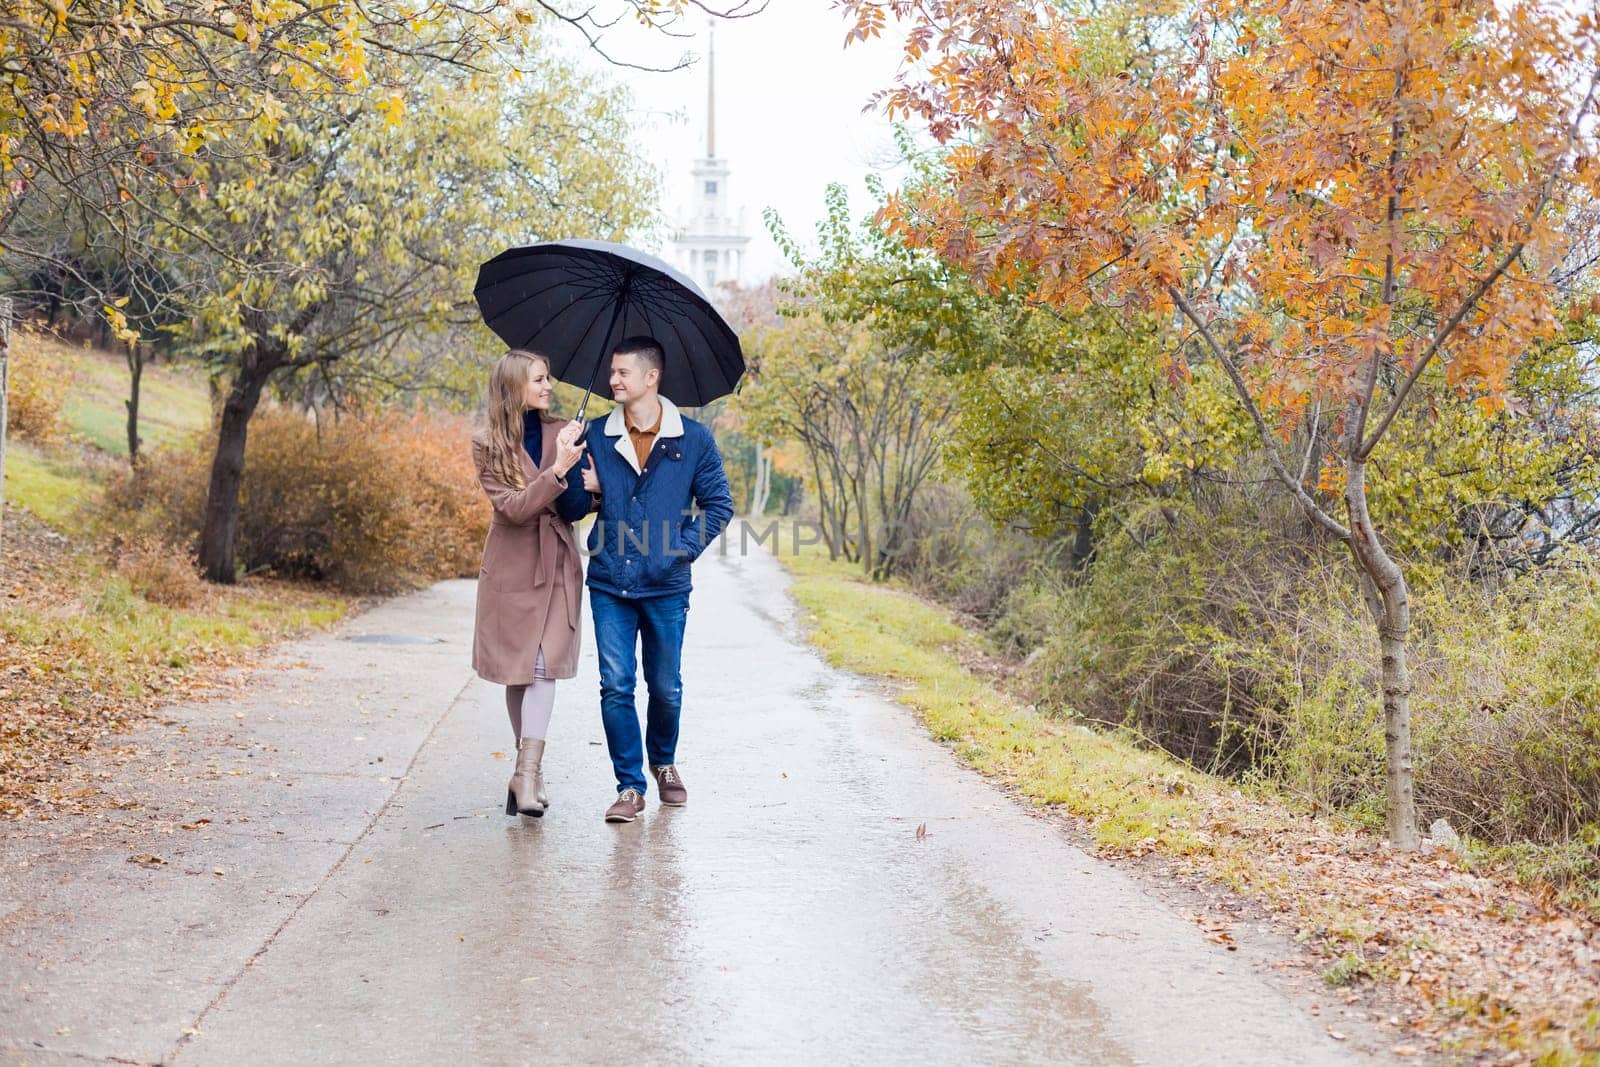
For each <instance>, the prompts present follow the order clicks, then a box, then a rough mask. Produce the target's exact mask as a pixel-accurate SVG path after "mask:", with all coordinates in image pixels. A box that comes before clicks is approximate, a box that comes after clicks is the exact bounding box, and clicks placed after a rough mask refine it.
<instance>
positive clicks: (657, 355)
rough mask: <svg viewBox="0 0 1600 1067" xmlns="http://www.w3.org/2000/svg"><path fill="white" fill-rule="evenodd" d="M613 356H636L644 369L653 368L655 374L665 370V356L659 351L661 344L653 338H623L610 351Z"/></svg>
mask: <svg viewBox="0 0 1600 1067" xmlns="http://www.w3.org/2000/svg"><path fill="white" fill-rule="evenodd" d="M611 354H612V355H614V356H637V357H638V358H639V362H641V363H643V364H644V365H645V368H646V369H649V368H651V367H654V368H655V369H656V371H657V372H660V371H664V370H666V369H667V354H666V353H665V352H663V351H661V342H659V341H657V340H656V339H655V338H654V337H644V336H639V337H629V338H625V339H624V340H623V341H622V342H621V343H620V344H618V345H617V347H616V348H614V349H612V350H611Z"/></svg>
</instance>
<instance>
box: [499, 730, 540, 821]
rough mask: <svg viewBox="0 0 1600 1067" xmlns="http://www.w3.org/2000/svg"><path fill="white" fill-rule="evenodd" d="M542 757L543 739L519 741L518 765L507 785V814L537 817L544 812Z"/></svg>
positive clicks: (523, 739)
mask: <svg viewBox="0 0 1600 1067" xmlns="http://www.w3.org/2000/svg"><path fill="white" fill-rule="evenodd" d="M542 759H544V741H543V740H542V739H539V738H534V737H524V738H520V739H519V740H518V741H517V766H516V769H515V770H514V771H512V772H511V783H510V784H509V785H508V786H506V814H507V815H532V816H533V817H534V818H535V819H537V818H539V817H540V816H541V815H543V814H544V809H545V800H544V795H543V794H544V775H543V774H542V773H541V772H540V769H539V762H540V761H541V760H542Z"/></svg>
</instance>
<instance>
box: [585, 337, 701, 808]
mask: <svg viewBox="0 0 1600 1067" xmlns="http://www.w3.org/2000/svg"><path fill="white" fill-rule="evenodd" d="M664 366H665V354H664V353H663V352H662V350H661V346H660V345H659V344H658V343H657V342H656V341H655V340H654V339H653V338H649V337H630V338H628V339H627V340H625V341H623V342H622V343H621V344H619V345H618V346H617V347H616V349H615V350H614V351H613V352H612V355H611V397H612V399H613V400H615V401H616V402H617V407H615V408H613V409H612V411H611V413H610V414H609V415H608V416H606V418H605V419H604V420H603V421H602V420H600V419H595V420H593V421H591V422H590V423H589V428H588V440H589V441H590V442H591V447H590V449H589V456H590V460H589V466H588V467H587V468H586V469H585V473H584V485H585V487H586V488H588V489H589V490H590V491H591V492H595V491H598V492H599V494H600V509H599V510H600V514H599V518H598V520H597V521H596V522H595V525H594V528H593V529H592V530H590V532H589V577H588V585H589V607H590V614H591V615H592V616H593V617H594V642H595V648H596V649H597V650H598V652H599V656H600V715H601V718H602V720H603V721H604V724H605V731H606V746H607V747H608V748H609V749H610V750H611V764H612V768H613V769H614V770H615V772H616V775H617V799H616V802H615V803H613V804H612V805H611V806H610V807H609V808H607V809H606V821H607V822H632V821H633V820H634V819H636V818H638V817H639V815H640V813H641V812H643V811H644V797H645V793H646V791H647V788H646V782H645V775H644V763H643V761H644V758H645V757H646V756H648V758H649V761H650V773H651V775H652V776H653V777H654V778H655V780H656V787H657V788H658V789H659V790H660V792H661V803H663V804H672V805H679V804H685V803H687V802H688V799H689V791H688V789H687V787H686V786H685V785H684V782H683V778H682V776H681V775H679V774H678V768H677V765H676V758H677V747H678V715H679V711H680V709H681V708H682V701H683V687H682V684H681V680H680V665H681V663H682V661H683V631H684V624H685V622H686V621H687V619H688V614H689V585H690V582H689V565H690V564H691V563H692V562H693V561H694V560H695V559H696V558H697V557H699V555H700V553H702V552H704V551H705V549H706V547H707V546H708V545H710V544H711V542H712V541H713V540H715V539H716V537H717V535H718V534H719V533H721V532H722V529H723V527H724V526H726V525H727V524H728V521H729V520H730V519H732V518H733V497H732V495H731V494H730V493H729V492H728V476H727V474H726V473H725V472H724V471H723V469H722V456H721V454H719V453H718V451H717V445H716V442H715V441H714V440H713V439H712V436H711V431H710V430H709V429H707V428H706V427H705V426H702V425H701V424H700V423H698V422H696V421H694V420H693V419H687V418H684V417H683V415H681V414H680V413H679V411H678V408H677V405H675V404H674V403H673V402H672V401H670V400H668V399H667V398H666V397H664V396H662V395H661V394H660V392H659V391H658V390H659V384H660V381H661V371H662V368H663V367H664ZM597 430H598V431H599V433H600V434H602V435H603V436H604V437H605V438H609V439H610V440H609V441H607V440H602V439H601V438H599V437H596V436H595V435H594V434H595V431H597ZM608 446H609V447H608ZM691 503H692V504H694V506H695V507H697V508H698V509H699V510H700V512H701V514H699V515H698V516H697V515H693V514H692V513H691V509H690V504H691ZM636 647H639V648H642V650H643V653H644V680H645V685H646V686H647V687H648V688H649V691H650V695H649V702H648V707H647V711H646V714H645V724H646V725H645V733H644V744H643V750H642V751H641V746H640V738H639V712H638V708H637V707H636V706H635V704H634V698H633V690H634V683H635V681H636V679H637V667H636V662H635V659H634V652H635V649H636Z"/></svg>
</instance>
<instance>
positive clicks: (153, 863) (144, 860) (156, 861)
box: [128, 852, 167, 867]
mask: <svg viewBox="0 0 1600 1067" xmlns="http://www.w3.org/2000/svg"><path fill="white" fill-rule="evenodd" d="M128 862H129V863H139V864H143V865H144V866H146V867H159V866H160V865H161V864H163V863H166V862H167V861H166V860H164V859H162V858H161V857H160V856H157V855H156V854H155V853H153V852H141V853H140V854H139V855H137V856H129V857H128Z"/></svg>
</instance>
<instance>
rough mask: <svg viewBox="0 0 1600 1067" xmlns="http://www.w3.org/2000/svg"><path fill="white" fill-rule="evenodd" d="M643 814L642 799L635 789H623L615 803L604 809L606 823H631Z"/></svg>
mask: <svg viewBox="0 0 1600 1067" xmlns="http://www.w3.org/2000/svg"><path fill="white" fill-rule="evenodd" d="M643 813H644V797H642V796H640V795H639V791H638V790H636V789H624V790H623V791H622V792H620V793H618V794H617V800H616V803H614V804H612V805H611V806H610V807H609V808H607V809H606V822H632V821H633V820H635V819H637V818H638V817H639V816H640V815H642V814H643Z"/></svg>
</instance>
